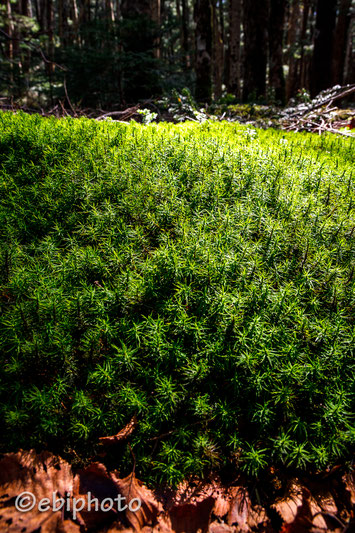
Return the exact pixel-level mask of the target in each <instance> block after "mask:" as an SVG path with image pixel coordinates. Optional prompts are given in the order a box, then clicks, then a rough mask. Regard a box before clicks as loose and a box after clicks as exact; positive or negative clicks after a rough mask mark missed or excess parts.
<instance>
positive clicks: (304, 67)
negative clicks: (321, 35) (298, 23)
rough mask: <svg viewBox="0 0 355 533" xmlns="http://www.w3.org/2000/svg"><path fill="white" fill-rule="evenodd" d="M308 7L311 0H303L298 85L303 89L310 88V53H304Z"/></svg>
mask: <svg viewBox="0 0 355 533" xmlns="http://www.w3.org/2000/svg"><path fill="white" fill-rule="evenodd" d="M310 7H311V0H304V2H303V14H302V29H301V58H300V63H301V74H300V86H301V87H302V88H303V89H307V91H309V90H310V85H309V71H310V67H311V64H310V54H307V53H306V44H309V42H307V29H308V20H309V12H310Z"/></svg>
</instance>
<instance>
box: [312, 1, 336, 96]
mask: <svg viewBox="0 0 355 533" xmlns="http://www.w3.org/2000/svg"><path fill="white" fill-rule="evenodd" d="M336 4H337V2H336V0H318V2H317V16H316V31H315V41H314V53H313V68H312V73H313V80H312V94H313V96H315V95H316V94H318V93H319V92H320V91H322V90H323V89H327V88H328V87H330V86H331V84H332V48H333V31H334V27H335V19H336Z"/></svg>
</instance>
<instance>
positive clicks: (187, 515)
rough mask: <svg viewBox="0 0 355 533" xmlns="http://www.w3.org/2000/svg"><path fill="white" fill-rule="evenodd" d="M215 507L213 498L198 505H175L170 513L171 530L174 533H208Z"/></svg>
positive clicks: (197, 503)
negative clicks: (198, 532)
mask: <svg viewBox="0 0 355 533" xmlns="http://www.w3.org/2000/svg"><path fill="white" fill-rule="evenodd" d="M213 506H214V499H213V498H212V497H211V496H210V497H208V498H206V499H205V500H202V501H199V502H196V503H184V504H182V505H175V506H174V507H172V509H170V511H169V519H170V523H171V529H172V530H173V531H174V533H196V532H197V531H200V532H201V533H207V531H208V526H209V524H210V519H211V513H212V509H213Z"/></svg>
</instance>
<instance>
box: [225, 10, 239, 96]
mask: <svg viewBox="0 0 355 533" xmlns="http://www.w3.org/2000/svg"><path fill="white" fill-rule="evenodd" d="M241 22H242V1H241V0H229V46H228V77H227V78H228V84H227V86H228V92H229V93H230V94H233V95H235V96H236V97H237V98H240V72H241V68H240V67H241V55H240V28H241Z"/></svg>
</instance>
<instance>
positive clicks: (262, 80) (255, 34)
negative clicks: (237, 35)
mask: <svg viewBox="0 0 355 533" xmlns="http://www.w3.org/2000/svg"><path fill="white" fill-rule="evenodd" d="M267 21H268V2H266V1H265V0H253V2H250V1H249V0H247V1H245V2H244V6H243V22H244V76H243V79H244V85H243V98H244V100H248V99H250V98H253V99H254V98H257V97H259V96H264V95H265V89H266V64H267V49H268V45H267V40H268V39H267V26H268V24H267Z"/></svg>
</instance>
